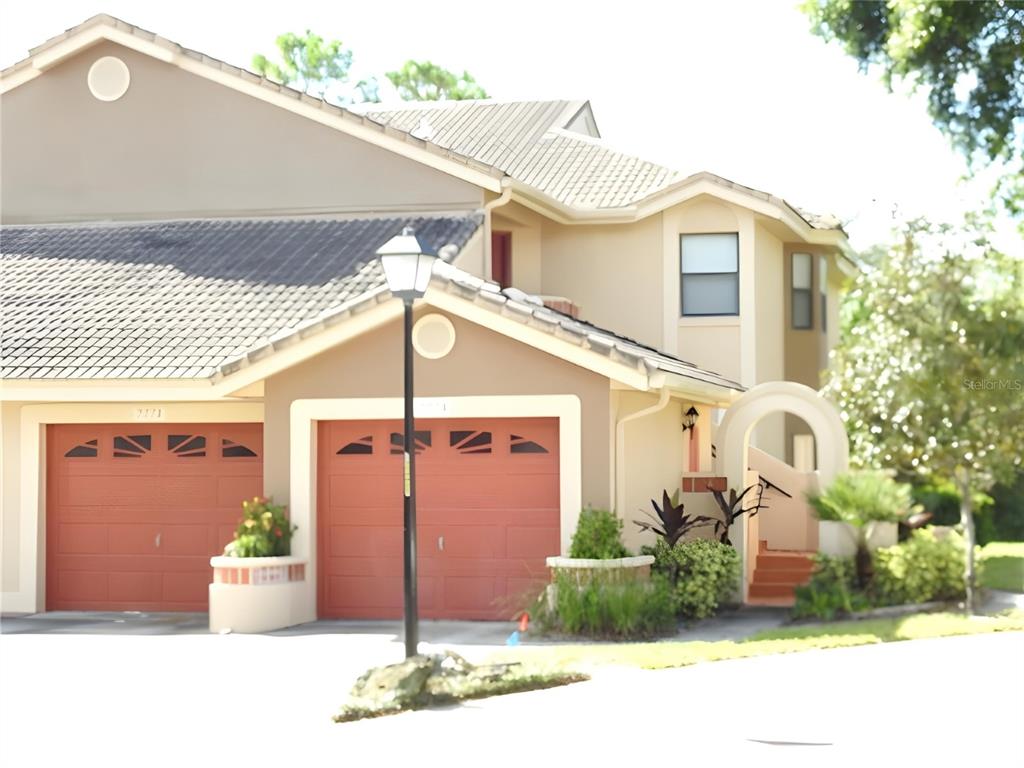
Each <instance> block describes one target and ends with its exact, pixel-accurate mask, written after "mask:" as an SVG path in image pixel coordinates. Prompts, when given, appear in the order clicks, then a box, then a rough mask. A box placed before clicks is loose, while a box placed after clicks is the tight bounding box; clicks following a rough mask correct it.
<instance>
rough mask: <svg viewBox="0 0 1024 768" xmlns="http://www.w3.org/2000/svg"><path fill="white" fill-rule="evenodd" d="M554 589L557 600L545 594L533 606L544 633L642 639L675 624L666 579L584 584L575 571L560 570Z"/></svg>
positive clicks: (556, 576)
mask: <svg viewBox="0 0 1024 768" xmlns="http://www.w3.org/2000/svg"><path fill="white" fill-rule="evenodd" d="M551 589H552V590H553V592H552V593H551V594H552V599H550V601H549V600H548V599H547V597H548V596H547V594H546V595H544V596H542V597H541V599H540V601H539V602H538V604H537V605H536V606H535V607H534V617H535V619H536V620H537V623H538V625H539V627H540V629H541V631H548V632H550V631H557V632H564V633H565V634H569V635H584V636H587V637H595V638H615V639H623V640H640V639H645V638H650V637H655V636H657V635H663V634H665V633H667V632H669V631H671V630H672V629H673V628H674V627H675V617H674V615H673V613H672V596H671V593H670V590H669V587H668V584H667V583H666V582H665V580H664V579H662V578H653V579H652V580H651V581H650V582H644V581H621V582H611V581H604V580H594V581H591V582H588V583H586V584H582V585H581V584H579V583H578V582H577V581H576V580H575V579H574V578H573V577H572V575H570V574H567V573H557V574H556V575H555V580H554V583H553V584H552V585H551Z"/></svg>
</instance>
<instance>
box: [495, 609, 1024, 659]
mask: <svg viewBox="0 0 1024 768" xmlns="http://www.w3.org/2000/svg"><path fill="white" fill-rule="evenodd" d="M1022 630H1024V612H1022V611H1014V612H1011V613H1007V614H1004V615H1000V616H972V617H967V616H963V615H961V614H954V613H927V614H915V615H912V616H904V617H898V618H891V619H869V620H862V621H838V622H834V623H830V624H815V625H804V626H800V627H785V628H780V629H774V630H769V631H765V632H759V633H757V634H756V635H754V636H752V637H750V638H748V639H746V640H741V641H733V640H720V641H716V642H702V641H692V642H683V643H678V642H668V643H665V642H663V643H622V644H616V645H562V646H547V647H536V646H535V647H520V648H516V649H509V650H505V651H501V652H499V653H498V654H496V655H495V656H494V658H493V660H494V661H500V662H510V661H520V662H524V663H529V664H530V665H531V666H534V667H540V668H550V669H567V668H568V669H571V668H574V667H575V668H579V667H588V666H599V665H609V664H610V665H618V666H630V667H640V668H642V669H666V668H670V667H686V666H689V665H691V664H698V663H700V662H703V661H721V660H725V659H744V658H749V657H751V656H765V655H769V654H776V653H795V652H798V651H809V650H812V649H816V648H845V647H849V646H854V645H871V644H874V643H888V642H893V641H898V640H916V639H921V638H926V637H950V636H953V635H975V634H987V633H990V632H1006V631H1022Z"/></svg>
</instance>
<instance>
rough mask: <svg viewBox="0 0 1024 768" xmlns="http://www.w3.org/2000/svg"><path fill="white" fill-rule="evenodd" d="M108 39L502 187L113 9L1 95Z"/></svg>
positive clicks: (476, 168)
mask: <svg viewBox="0 0 1024 768" xmlns="http://www.w3.org/2000/svg"><path fill="white" fill-rule="evenodd" d="M103 40H109V41H110V42H113V43H116V44H118V45H121V46H124V47H125V48H129V49H131V50H134V51H137V52H139V53H142V54H144V55H147V56H150V57H152V58H154V59H157V60H159V61H163V62H164V63H166V64H170V65H173V66H176V67H179V68H180V69H182V70H185V71H186V72H190V73H192V74H194V75H198V76H200V77H203V78H206V79H208V80H211V81H213V82H216V83H219V84H221V85H224V86H226V87H229V88H232V89H234V90H237V91H240V92H242V93H245V94H247V95H249V96H252V97H254V98H257V99H260V100H262V101H265V102H268V103H271V104H274V105H275V106H278V107H281V108H283V109H287V110H289V111H291V112H294V113H296V114H300V115H302V116H304V117H307V118H309V119H311V120H314V121H315V122H319V123H321V124H324V125H327V126H329V127H331V128H334V129H336V130H339V131H342V132H343V133H346V134H348V135H350V136H353V137H355V138H357V139H361V140H363V141H367V142H369V143H371V144H374V145H376V146H379V147H382V148H383V149H387V150H390V151H392V152H395V153H396V154H398V155H401V156H403V157H408V158H409V159H411V160H415V161H417V162H420V163H423V164H424V165H427V166H429V167H431V168H435V169H437V170H441V171H444V172H446V173H448V174H450V175H452V176H455V177H457V178H460V179H463V180H464V181H469V182H470V183H473V184H476V185H478V186H480V187H482V188H483V189H488V190H491V191H492V192H497V191H500V189H501V179H502V177H503V176H504V173H503V172H502V171H501V170H500V169H498V168H494V167H492V166H489V165H486V164H484V163H481V162H480V161H479V160H477V159H475V158H472V157H468V156H465V155H460V154H459V153H457V152H455V151H453V150H450V149H448V148H445V147H441V146H440V145H438V144H435V143H433V142H430V141H424V140H423V139H421V138H417V137H416V136H413V135H412V134H410V133H408V132H402V131H396V130H391V129H388V128H386V127H384V126H381V125H380V124H379V123H376V122H374V121H372V120H369V119H368V118H366V117H364V116H362V115H360V114H357V113H356V112H353V111H352V110H349V109H345V108H344V107H339V106H336V105H334V104H331V103H329V102H327V101H324V100H323V99H318V98H315V97H313V96H310V95H309V94H307V93H303V92H302V91H298V90H296V89H294V88H289V87H288V86H286V85H281V84H280V83H276V82H274V81H272V80H267V79H266V78H264V77H262V76H260V75H257V74H254V73H253V72H249V71H248V70H246V69H243V68H241V67H236V66H233V65H231V64H228V63H227V62H224V61H221V60H220V59H215V58H213V57H212V56H207V55H206V54H205V53H201V52H200V51H195V50H192V49H189V48H185V47H184V46H181V45H179V44H178V43H174V42H172V41H170V40H167V39H165V38H162V37H160V36H159V35H157V34H155V33H153V32H150V31H148V30H145V29H142V28H141V27H137V26H135V25H133V24H128V23H127V22H125V21H122V20H120V19H117V18H115V17H113V16H109V15H107V14H99V15H97V16H93V17H91V18H89V19H87V20H86V21H84V22H82V23H81V24H78V25H77V26H74V27H72V28H70V29H68V30H67V31H66V32H64V33H63V34H60V35H57V36H56V37H53V38H50V39H49V40H47V41H46V42H44V43H42V44H41V45H38V46H36V47H35V48H32V49H31V50H30V51H29V55H28V57H26V58H25V59H22V60H21V61H18V62H16V63H14V64H12V65H11V66H9V67H7V68H5V69H3V70H0V95H2V94H4V93H7V92H8V91H10V90H13V89H14V88H17V87H19V86H21V85H23V84H25V83H27V82H30V81H31V80H33V79H35V78H36V77H39V76H41V75H43V74H44V73H45V72H46V71H47V70H49V69H51V68H53V67H55V66H57V65H58V64H60V63H61V62H62V61H65V60H66V59H68V58H70V57H72V56H75V55H77V54H78V53H81V52H82V51H84V50H86V49H87V48H89V47H91V46H93V45H95V44H96V43H98V42H101V41H103Z"/></svg>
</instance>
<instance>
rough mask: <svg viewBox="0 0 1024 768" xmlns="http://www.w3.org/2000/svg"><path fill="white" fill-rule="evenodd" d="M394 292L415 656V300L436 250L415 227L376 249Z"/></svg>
mask: <svg viewBox="0 0 1024 768" xmlns="http://www.w3.org/2000/svg"><path fill="white" fill-rule="evenodd" d="M377 255H378V256H380V264H381V267H383V269H384V277H385V279H386V280H387V283H388V288H389V289H390V290H391V295H392V296H394V297H395V298H396V299H401V300H402V304H403V305H404V309H405V312H404V317H403V333H404V336H405V426H404V431H405V435H404V437H405V450H404V453H405V466H404V475H403V476H404V483H403V494H404V501H403V505H402V507H403V526H404V550H403V554H404V558H403V573H404V582H405V657H406V658H409V657H410V656H415V655H416V652H417V646H418V645H419V616H418V613H419V609H418V605H417V596H416V432H415V423H414V421H413V408H412V405H413V382H412V365H413V350H412V303H413V301H415V300H416V299H419V298H422V296H423V294H424V293H426V290H427V285H428V284H429V283H430V275H431V273H432V272H433V269H434V261H435V260H436V259H437V253H436V252H435V251H434V250H433V249H432V248H431V247H430V246H428V245H426V244H425V243H424V242H422V241H421V240H420V239H419V238H418V237H416V233H415V232H414V231H413V229H412V227H405V228H404V229H403V230H402V234H400V235H395V236H394V237H393V238H391V239H390V240H388V241H387V242H386V243H384V245H382V246H381V247H380V248H378V249H377Z"/></svg>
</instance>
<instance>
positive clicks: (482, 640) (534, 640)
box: [0, 606, 788, 648]
mask: <svg viewBox="0 0 1024 768" xmlns="http://www.w3.org/2000/svg"><path fill="white" fill-rule="evenodd" d="M787 616H788V611H787V610H786V609H785V608H768V607H754V606H750V607H744V608H739V609H737V610H734V611H728V612H726V613H724V614H722V615H720V616H716V617H715V618H712V619H706V620H704V621H701V622H697V623H696V624H694V625H693V626H692V627H687V626H683V625H680V629H679V631H678V632H677V633H676V634H675V635H671V636H668V637H665V638H662V639H661V641H662V642H672V641H689V640H742V639H743V638H746V637H749V636H750V635H752V634H754V633H756V632H760V631H762V630H765V629H772V628H775V627H778V626H781V625H782V624H783V623H785V621H786V618H787ZM516 628H517V624H516V623H515V622H509V621H420V640H421V641H422V642H424V643H427V644H430V645H445V646H451V647H463V648H464V647H474V646H482V647H487V648H494V647H499V646H503V645H505V643H506V640H507V639H508V637H509V635H510V634H511V633H512V632H513V631H514V630H515V629H516ZM402 633H403V626H402V622H401V621H340V620H329V619H327V620H322V621H314V622H310V623H308V624H300V625H298V626H295V627H289V628H288V629H280V630H275V631H273V632H266V633H263V634H265V635H266V636H267V637H302V636H309V635H348V636H359V637H365V638H376V639H379V640H384V641H386V642H395V643H401V642H402V636H403V634H402ZM0 634H5V635H51V634H55V635H126V636H129V635H206V634H209V629H208V624H207V615H206V614H205V613H143V612H138V611H127V612H123V613H118V612H102V611H51V612H48V613H37V614H31V615H28V616H7V617H3V618H2V619H0ZM522 642H523V643H524V644H530V645H538V644H539V645H548V644H562V643H580V642H594V641H586V640H580V639H578V638H560V637H539V636H537V635H536V634H535V633H530V632H527V633H526V634H525V635H523V636H522Z"/></svg>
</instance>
